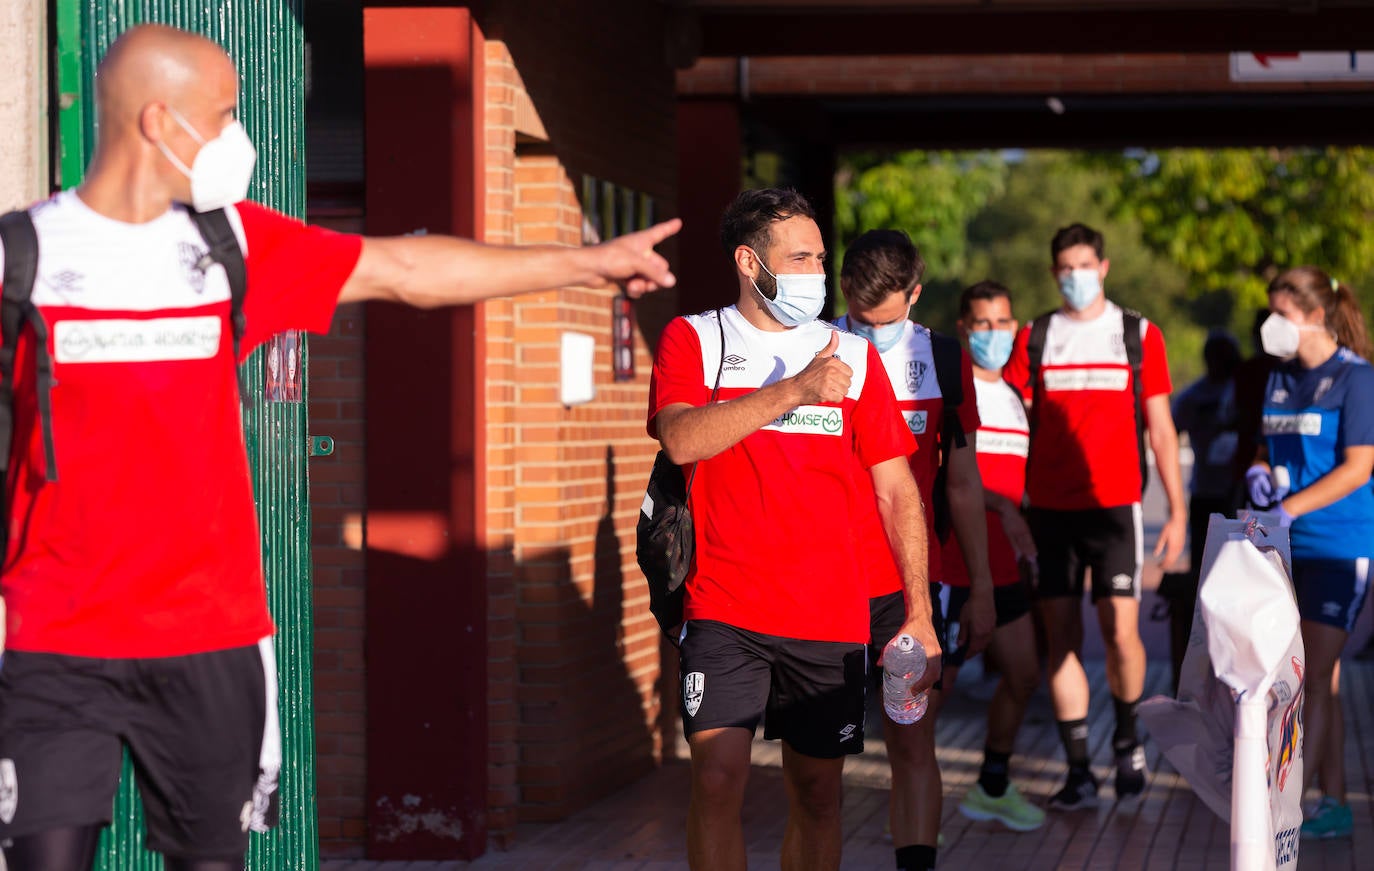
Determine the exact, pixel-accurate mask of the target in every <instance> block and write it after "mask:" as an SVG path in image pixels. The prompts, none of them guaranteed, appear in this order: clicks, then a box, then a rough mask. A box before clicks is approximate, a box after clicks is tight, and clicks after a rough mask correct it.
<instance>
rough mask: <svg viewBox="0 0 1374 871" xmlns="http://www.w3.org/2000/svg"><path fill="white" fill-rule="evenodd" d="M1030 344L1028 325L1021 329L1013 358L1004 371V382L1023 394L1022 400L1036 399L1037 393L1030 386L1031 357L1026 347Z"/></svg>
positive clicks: (1013, 350) (1017, 336)
mask: <svg viewBox="0 0 1374 871" xmlns="http://www.w3.org/2000/svg"><path fill="white" fill-rule="evenodd" d="M1029 343H1030V324H1026V325H1025V326H1024V327H1022V328H1021V332H1019V333H1017V334H1016V342H1015V344H1013V345H1012V346H1011V358H1010V359H1008V360H1007V365H1006V366H1005V367H1003V369H1002V380H1003V381H1006V382H1007V383H1008V384H1010V385H1011V386H1012V389H1013V390H1015V391H1016V392H1017V393H1019V394H1021V398H1022V399H1034V398H1035V391H1034V390H1033V389H1031V384H1030V357H1029V356H1028V355H1027V353H1026V345H1027V344H1029Z"/></svg>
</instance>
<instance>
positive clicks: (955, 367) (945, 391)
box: [930, 330, 968, 448]
mask: <svg viewBox="0 0 1374 871" xmlns="http://www.w3.org/2000/svg"><path fill="white" fill-rule="evenodd" d="M930 356H931V357H932V359H934V361H935V380H936V382H937V383H939V385H940V396H941V397H942V398H943V399H944V403H943V404H944V411H943V413H942V414H941V421H940V440H941V442H942V444H944V445H953V446H954V447H956V448H962V447H965V446H966V445H968V438H967V437H966V436H965V435H964V425H963V424H962V423H961V422H960V421H959V408H960V407H961V406H962V405H963V404H964V349H963V348H961V347H959V340H958V339H956V338H954V337H953V336H947V335H945V334H944V333H937V332H935V331H934V330H931V331H930Z"/></svg>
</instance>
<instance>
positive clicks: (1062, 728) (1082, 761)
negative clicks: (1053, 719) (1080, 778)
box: [1059, 720, 1088, 771]
mask: <svg viewBox="0 0 1374 871" xmlns="http://www.w3.org/2000/svg"><path fill="white" fill-rule="evenodd" d="M1059 740H1060V741H1063V742H1064V754H1065V755H1066V756H1067V757H1068V759H1069V768H1070V769H1074V768H1081V769H1083V770H1085V771H1086V770H1087V768H1088V721H1087V720H1060V721H1059Z"/></svg>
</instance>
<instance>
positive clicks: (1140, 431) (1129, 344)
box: [1121, 308, 1150, 493]
mask: <svg viewBox="0 0 1374 871" xmlns="http://www.w3.org/2000/svg"><path fill="white" fill-rule="evenodd" d="M1142 320H1143V318H1142V317H1141V315H1140V312H1137V311H1132V310H1131V309H1128V308H1123V309H1122V310H1121V331H1122V332H1121V340H1122V343H1123V344H1124V345H1125V347H1126V362H1127V363H1129V364H1130V366H1131V391H1132V393H1133V400H1134V404H1133V405H1132V408H1134V409H1135V445H1136V454H1137V456H1139V457H1140V490H1141V492H1142V493H1144V492H1145V484H1146V483H1147V482H1148V481H1149V480H1150V478H1149V474H1150V469H1149V465H1148V464H1147V463H1146V462H1145V404H1144V402H1145V401H1144V393H1145V385H1144V383H1143V382H1142V378H1141V376H1142V374H1143V372H1144V371H1145V349H1144V348H1143V347H1142V344H1141V339H1140V325H1141V321H1142Z"/></svg>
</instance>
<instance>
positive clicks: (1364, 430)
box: [1263, 348, 1374, 560]
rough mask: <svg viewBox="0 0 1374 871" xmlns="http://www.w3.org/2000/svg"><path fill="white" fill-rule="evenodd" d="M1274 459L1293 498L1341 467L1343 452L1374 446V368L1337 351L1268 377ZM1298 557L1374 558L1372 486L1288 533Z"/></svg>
mask: <svg viewBox="0 0 1374 871" xmlns="http://www.w3.org/2000/svg"><path fill="white" fill-rule="evenodd" d="M1263 427H1264V437H1265V441H1266V442H1267V444H1268V445H1269V462H1270V465H1273V466H1286V467H1287V468H1288V474H1289V478H1290V480H1291V486H1292V491H1291V492H1293V493H1297V492H1298V491H1300V490H1304V489H1306V488H1308V487H1310V486H1312V484H1313V483H1315V482H1316V481H1317V480H1318V479H1320V478H1322V477H1323V476H1325V475H1326V474H1328V473H1329V472H1330V471H1331V470H1332V469H1334V468H1336V467H1337V466H1339V465H1340V464H1341V462H1342V461H1343V460H1344V458H1345V449H1346V447H1348V446H1352V445H1374V367H1371V366H1370V365H1369V364H1368V363H1367V362H1365V361H1364V360H1363V359H1361V358H1360V357H1359V356H1357V355H1356V354H1354V353H1353V352H1351V351H1350V350H1348V349H1346V348H1339V349H1338V350H1337V351H1336V353H1335V354H1334V355H1332V356H1331V358H1330V359H1329V360H1327V361H1326V362H1325V363H1322V364H1321V365H1320V366H1317V367H1316V368H1315V369H1305V368H1303V366H1302V364H1301V363H1299V362H1298V361H1297V360H1290V361H1288V362H1286V363H1281V364H1279V365H1278V366H1276V367H1275V368H1274V371H1273V372H1271V373H1270V375H1269V383H1268V386H1267V387H1266V389H1265V397H1264V423H1263ZM1290 535H1291V539H1292V544H1293V558H1294V559H1351V560H1353V559H1358V558H1360V557H1369V556H1374V488H1372V487H1371V486H1370V485H1369V484H1365V485H1364V486H1362V487H1360V488H1359V489H1357V490H1355V492H1353V493H1351V494H1349V495H1348V496H1346V497H1344V498H1343V499H1339V500H1337V501H1336V502H1333V503H1332V504H1330V505H1328V506H1326V507H1325V508H1319V509H1317V510H1316V511H1313V512H1310V513H1308V514H1304V515H1302V516H1301V517H1299V518H1297V519H1296V520H1294V521H1293V528H1292V530H1291V531H1290Z"/></svg>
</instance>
